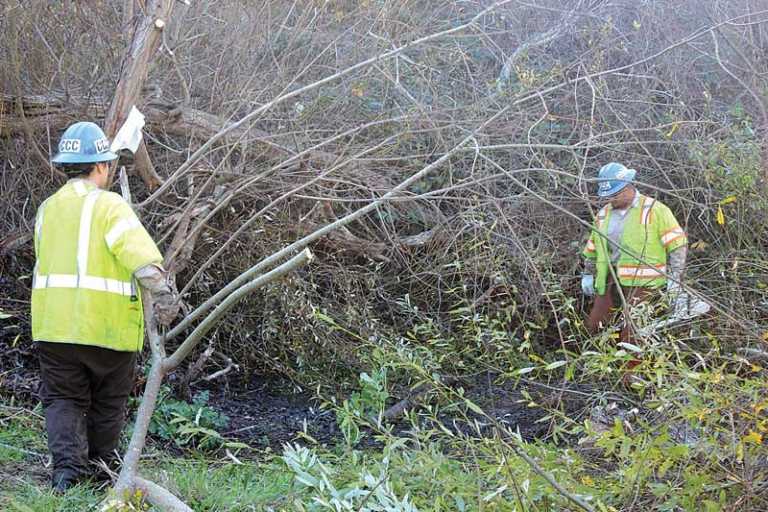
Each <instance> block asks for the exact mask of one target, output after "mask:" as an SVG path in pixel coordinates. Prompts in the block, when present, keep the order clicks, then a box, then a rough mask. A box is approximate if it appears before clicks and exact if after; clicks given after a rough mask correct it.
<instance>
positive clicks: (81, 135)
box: [51, 122, 117, 188]
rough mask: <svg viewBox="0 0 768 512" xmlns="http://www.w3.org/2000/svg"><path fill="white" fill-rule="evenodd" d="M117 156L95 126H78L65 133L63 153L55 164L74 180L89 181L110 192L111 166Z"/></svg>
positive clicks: (62, 137) (62, 143)
mask: <svg viewBox="0 0 768 512" xmlns="http://www.w3.org/2000/svg"><path fill="white" fill-rule="evenodd" d="M116 158H117V155H116V154H115V153H113V152H112V151H111V150H110V149H109V140H108V139H107V137H106V135H104V132H103V131H102V130H101V128H99V127H98V126H97V125H96V124H94V123H89V122H80V123H75V124H73V125H72V126H70V127H69V128H67V129H66V130H65V131H64V134H63V135H62V136H61V140H60V141H59V152H58V153H57V154H56V156H54V157H53V158H52V159H51V162H53V164H55V165H56V166H57V167H59V168H60V169H61V170H62V171H64V173H65V174H66V175H67V176H69V177H71V178H88V179H90V180H91V181H93V182H94V183H95V184H96V185H97V186H98V187H100V188H106V186H107V182H108V176H109V162H111V161H112V160H115V159H116Z"/></svg>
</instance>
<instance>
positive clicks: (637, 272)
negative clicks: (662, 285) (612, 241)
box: [617, 265, 667, 279]
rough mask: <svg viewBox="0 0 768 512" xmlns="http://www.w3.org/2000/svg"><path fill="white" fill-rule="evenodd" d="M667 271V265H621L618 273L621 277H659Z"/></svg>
mask: <svg viewBox="0 0 768 512" xmlns="http://www.w3.org/2000/svg"><path fill="white" fill-rule="evenodd" d="M666 271H667V266H666V265H656V266H653V267H649V266H647V265H643V266H634V265H619V268H618V272H617V273H618V275H619V277H626V278H627V279H658V278H660V277H664V274H663V272H666Z"/></svg>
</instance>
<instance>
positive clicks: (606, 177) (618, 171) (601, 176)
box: [597, 162, 637, 209]
mask: <svg viewBox="0 0 768 512" xmlns="http://www.w3.org/2000/svg"><path fill="white" fill-rule="evenodd" d="M635 174H637V171H635V170H634V169H627V168H626V167H625V166H623V165H622V164H620V163H617V162H611V163H609V164H605V165H604V166H603V167H601V168H600V172H599V173H598V176H597V180H598V183H597V195H598V196H599V197H600V199H602V200H604V201H606V202H609V203H611V205H612V206H613V207H614V208H619V209H623V208H627V207H628V206H629V205H630V204H632V199H633V198H634V197H635V187H634V185H632V182H633V181H634V179H635Z"/></svg>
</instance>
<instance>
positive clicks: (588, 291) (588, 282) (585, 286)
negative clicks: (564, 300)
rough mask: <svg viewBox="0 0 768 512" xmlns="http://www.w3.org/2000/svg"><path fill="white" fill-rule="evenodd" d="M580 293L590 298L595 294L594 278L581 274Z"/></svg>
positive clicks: (590, 275)
mask: <svg viewBox="0 0 768 512" xmlns="http://www.w3.org/2000/svg"><path fill="white" fill-rule="evenodd" d="M581 293H583V294H584V295H586V296H587V297H592V296H593V295H594V294H595V276H593V275H592V274H581Z"/></svg>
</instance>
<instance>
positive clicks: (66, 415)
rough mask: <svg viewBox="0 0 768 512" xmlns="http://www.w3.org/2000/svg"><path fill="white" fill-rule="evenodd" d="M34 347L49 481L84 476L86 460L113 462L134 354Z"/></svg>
mask: <svg viewBox="0 0 768 512" xmlns="http://www.w3.org/2000/svg"><path fill="white" fill-rule="evenodd" d="M36 345H37V351H38V354H39V356H40V380H41V385H40V399H41V400H42V402H43V409H44V411H45V427H46V430H47V431H48V450H49V451H50V453H51V457H52V458H53V477H54V479H55V478H56V477H57V475H59V476H60V475H66V476H67V477H69V478H77V477H79V476H82V475H83V474H85V473H87V472H88V461H89V459H103V460H105V461H109V460H110V459H112V458H113V457H114V451H115V449H116V448H117V445H118V441H119V439H120V431H121V430H122V428H123V422H124V415H125V405H126V402H127V400H128V395H129V393H130V391H131V389H132V388H133V383H134V371H135V367H136V353H135V352H118V351H115V350H109V349H106V348H101V347H92V346H88V345H75V344H71V343H48V342H40V341H38V342H36Z"/></svg>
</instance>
